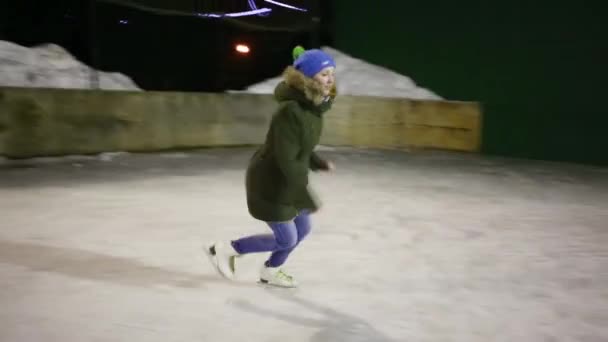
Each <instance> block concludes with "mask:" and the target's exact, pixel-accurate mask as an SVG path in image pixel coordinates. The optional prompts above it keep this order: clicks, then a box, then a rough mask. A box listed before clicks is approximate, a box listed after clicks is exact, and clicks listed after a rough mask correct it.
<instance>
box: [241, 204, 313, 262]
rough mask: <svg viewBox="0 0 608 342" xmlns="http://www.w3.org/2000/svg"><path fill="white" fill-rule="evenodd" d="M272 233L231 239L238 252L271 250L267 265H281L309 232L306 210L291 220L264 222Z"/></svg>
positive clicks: (308, 219)
mask: <svg viewBox="0 0 608 342" xmlns="http://www.w3.org/2000/svg"><path fill="white" fill-rule="evenodd" d="M266 224H268V226H270V229H272V232H273V233H274V234H262V235H253V236H247V237H244V238H241V239H238V240H234V241H232V246H233V247H234V249H235V250H236V251H237V252H238V253H239V254H248V253H259V252H272V254H271V255H270V259H268V261H266V266H268V267H278V266H281V265H283V263H285V261H286V260H287V257H288V256H289V253H291V252H292V251H293V250H294V249H295V248H296V246H297V245H298V244H299V243H300V241H302V240H303V239H304V238H305V237H306V235H308V233H310V217H309V214H308V212H301V213H300V214H299V215H298V216H296V217H295V218H294V219H293V220H292V221H287V222H266Z"/></svg>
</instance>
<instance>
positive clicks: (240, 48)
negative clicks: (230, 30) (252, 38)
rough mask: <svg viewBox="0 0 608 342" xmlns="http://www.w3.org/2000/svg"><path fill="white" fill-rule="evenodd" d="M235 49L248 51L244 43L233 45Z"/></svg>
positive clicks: (243, 51) (239, 51) (240, 51)
mask: <svg viewBox="0 0 608 342" xmlns="http://www.w3.org/2000/svg"><path fill="white" fill-rule="evenodd" d="M235 50H236V51H237V52H238V53H249V46H247V45H245V44H237V45H236V46H235Z"/></svg>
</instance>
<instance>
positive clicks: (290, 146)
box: [208, 46, 336, 287]
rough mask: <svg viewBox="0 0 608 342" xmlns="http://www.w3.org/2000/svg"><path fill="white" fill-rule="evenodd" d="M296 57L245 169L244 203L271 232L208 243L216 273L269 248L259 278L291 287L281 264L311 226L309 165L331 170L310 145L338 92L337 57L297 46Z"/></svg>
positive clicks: (313, 204) (228, 272) (230, 271)
mask: <svg viewBox="0 0 608 342" xmlns="http://www.w3.org/2000/svg"><path fill="white" fill-rule="evenodd" d="M293 56H294V59H295V60H294V63H293V65H291V66H288V67H287V68H286V69H285V72H284V73H283V77H284V80H283V81H282V82H281V83H279V84H278V85H277V87H276V88H275V92H274V95H275V98H276V100H277V101H278V102H279V108H278V110H277V112H276V113H275V114H274V116H273V118H272V121H271V124H270V128H269V130H268V133H267V135H266V141H265V143H264V144H263V145H262V146H261V147H260V148H259V149H258V150H257V151H256V152H255V154H254V155H253V157H252V158H251V160H250V163H249V166H248V168H247V174H246V181H245V183H246V190H247V207H248V209H249V213H250V214H251V216H253V217H254V218H256V219H258V220H261V221H264V222H266V224H267V225H268V226H269V227H270V229H271V230H272V234H267V235H254V236H248V237H243V238H240V239H238V240H233V241H229V242H225V243H216V244H213V245H211V246H210V247H209V248H208V253H209V256H210V258H211V260H212V263H213V265H214V266H215V267H216V268H217V270H218V271H219V273H220V274H221V275H223V276H224V277H226V278H228V279H233V277H234V263H235V258H236V257H238V256H241V255H243V254H248V253H260V252H271V255H270V258H269V259H268V260H267V261H266V262H265V263H264V266H263V267H262V271H261V275H260V281H261V282H262V283H266V284H271V285H277V286H284V287H295V286H296V285H297V284H296V281H295V280H294V278H293V277H292V276H290V275H288V274H287V273H285V272H284V271H283V270H281V268H280V266H281V265H283V264H284V263H285V261H286V260H287V257H288V256H289V254H290V253H291V252H292V251H293V250H294V248H296V246H297V245H298V244H299V243H300V242H301V241H302V240H303V239H304V238H305V237H306V235H308V233H309V232H310V217H309V215H310V214H311V213H314V212H315V211H317V210H318V208H319V204H318V203H317V201H315V199H314V198H313V195H312V193H311V192H310V191H309V188H308V170H309V169H310V170H313V171H332V170H333V169H334V166H333V164H332V163H331V162H328V161H325V160H323V159H322V158H321V157H319V156H318V155H317V154H316V153H315V152H314V151H313V150H314V148H315V146H316V145H317V144H318V143H319V138H320V136H321V129H322V125H323V113H325V112H326V111H327V110H328V109H330V107H331V105H332V103H333V100H334V98H335V96H336V87H335V79H334V71H335V67H336V64H335V61H334V60H333V58H332V57H331V56H330V55H328V54H327V53H325V52H323V51H321V50H308V51H304V49H303V48H302V47H300V46H298V47H296V48H295V49H294V51H293Z"/></svg>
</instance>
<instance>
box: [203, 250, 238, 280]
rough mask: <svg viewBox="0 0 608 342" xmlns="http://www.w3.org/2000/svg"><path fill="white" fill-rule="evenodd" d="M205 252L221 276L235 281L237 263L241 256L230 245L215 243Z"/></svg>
mask: <svg viewBox="0 0 608 342" xmlns="http://www.w3.org/2000/svg"><path fill="white" fill-rule="evenodd" d="M205 252H206V253H207V255H208V256H209V260H210V261H211V264H213V266H215V268H216V269H217V271H218V272H219V273H220V275H222V276H223V277H225V278H227V279H231V280H232V279H234V272H235V262H236V258H237V257H238V255H239V254H238V253H237V251H235V250H234V248H233V247H232V245H231V244H230V243H223V242H217V243H214V244H212V245H210V246H208V247H207V248H206V250H205Z"/></svg>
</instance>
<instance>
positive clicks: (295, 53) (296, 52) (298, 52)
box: [291, 45, 306, 62]
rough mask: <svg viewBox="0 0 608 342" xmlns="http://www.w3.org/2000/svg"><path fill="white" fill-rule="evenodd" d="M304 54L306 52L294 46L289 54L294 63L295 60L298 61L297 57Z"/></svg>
mask: <svg viewBox="0 0 608 342" xmlns="http://www.w3.org/2000/svg"><path fill="white" fill-rule="evenodd" d="M304 52H306V50H305V49H304V48H303V47H301V46H300V45H298V46H296V47H295V48H293V51H292V52H291V55H292V57H293V60H294V62H295V60H296V59H298V57H300V56H301V55H302V54H303V53H304Z"/></svg>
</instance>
